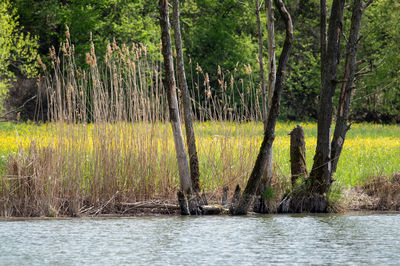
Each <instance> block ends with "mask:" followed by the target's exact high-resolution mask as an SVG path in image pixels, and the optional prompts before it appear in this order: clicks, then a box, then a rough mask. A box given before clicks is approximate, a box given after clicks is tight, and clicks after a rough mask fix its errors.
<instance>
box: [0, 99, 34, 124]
mask: <svg viewBox="0 0 400 266" xmlns="http://www.w3.org/2000/svg"><path fill="white" fill-rule="evenodd" d="M36 97H37V95H35V96H33V97H31V98H29V99H28V100H26V101H25V102H24V103H23V104H22V105H21V106H19V107H17V108H15V109H12V110H10V111H8V112H6V113H5V114H3V115H2V116H0V119H5V118H6V116H7V115H9V114H11V113H14V112H17V111H18V110H19V109H22V108H24V106H25V105H26V104H27V103H29V102H30V101H32V100H33V99H35V98H36Z"/></svg>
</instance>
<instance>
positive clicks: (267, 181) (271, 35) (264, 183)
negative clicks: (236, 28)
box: [254, 0, 276, 213]
mask: <svg viewBox="0 0 400 266" xmlns="http://www.w3.org/2000/svg"><path fill="white" fill-rule="evenodd" d="M256 8H257V12H256V14H257V25H258V30H259V32H261V21H260V11H259V10H260V8H259V5H258V0H257V1H256ZM266 13H267V30H268V91H267V88H266V87H265V81H264V63H263V60H262V47H263V45H262V34H260V35H259V53H260V72H261V73H262V76H261V75H260V77H261V78H262V81H263V83H262V88H263V102H262V104H263V123H264V130H265V129H266V127H267V118H268V109H269V107H271V100H272V94H273V93H274V89H275V81H276V60H275V31H274V9H273V6H272V0H267V1H266ZM261 63H262V66H263V67H261ZM267 92H268V93H267ZM267 95H268V100H267ZM272 157H273V154H272V149H270V151H269V153H268V155H267V164H266V166H265V171H264V174H263V177H262V179H261V181H260V184H259V187H258V191H257V198H256V200H255V202H254V211H255V212H257V213H268V212H270V210H269V208H268V206H267V205H268V204H267V202H266V201H265V198H264V191H265V190H266V189H267V187H268V186H271V180H272Z"/></svg>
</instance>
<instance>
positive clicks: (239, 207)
mask: <svg viewBox="0 0 400 266" xmlns="http://www.w3.org/2000/svg"><path fill="white" fill-rule="evenodd" d="M275 5H276V6H277V8H278V10H279V13H280V14H281V16H282V18H283V19H284V20H285V25H286V38H285V42H284V44H283V50H282V53H281V56H280V57H279V64H278V73H277V77H276V87H275V92H274V94H273V97H272V104H271V108H270V111H269V114H268V120H267V126H266V129H265V131H264V140H263V142H262V144H261V148H260V152H259V154H258V156H257V159H256V162H255V165H254V168H253V171H252V172H251V175H250V178H249V180H248V182H247V185H246V188H245V190H244V191H243V194H242V195H241V196H240V199H239V200H238V201H235V202H237V203H236V204H232V206H231V208H230V212H231V214H233V215H244V214H247V211H248V209H249V207H250V204H251V202H252V200H253V197H254V194H255V192H256V190H257V188H258V185H259V183H260V180H261V178H262V175H263V173H264V170H265V166H266V163H267V158H268V153H269V152H270V150H271V149H272V143H273V142H274V139H275V125H276V121H277V119H278V115H279V106H280V100H281V96H282V90H283V81H284V76H285V69H286V64H287V62H288V59H289V54H290V50H291V47H292V43H293V26H292V19H291V17H290V14H289V12H288V11H287V10H286V8H285V5H284V4H283V2H282V0H275Z"/></svg>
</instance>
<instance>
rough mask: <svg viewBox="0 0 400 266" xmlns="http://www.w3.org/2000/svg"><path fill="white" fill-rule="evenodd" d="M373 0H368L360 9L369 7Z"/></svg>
mask: <svg viewBox="0 0 400 266" xmlns="http://www.w3.org/2000/svg"><path fill="white" fill-rule="evenodd" d="M373 2H374V0H369V1H368V2H367V3H366V4H365V5H363V7H362V10H365V9H366V8H367V7H369V6H370V5H371V4H372V3H373Z"/></svg>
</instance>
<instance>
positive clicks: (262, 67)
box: [255, 0, 268, 130]
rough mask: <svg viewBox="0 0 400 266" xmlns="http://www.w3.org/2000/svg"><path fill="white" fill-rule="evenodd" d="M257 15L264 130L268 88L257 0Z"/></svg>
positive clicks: (257, 0) (257, 2) (257, 1)
mask: <svg viewBox="0 0 400 266" xmlns="http://www.w3.org/2000/svg"><path fill="white" fill-rule="evenodd" d="M255 2H256V16H257V29H258V61H259V65H260V79H261V90H262V114H263V124H264V130H265V128H266V127H267V118H268V117H267V114H268V109H267V88H266V86H265V76H264V57H263V34H262V29H261V19H260V3H259V0H256V1H255Z"/></svg>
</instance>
